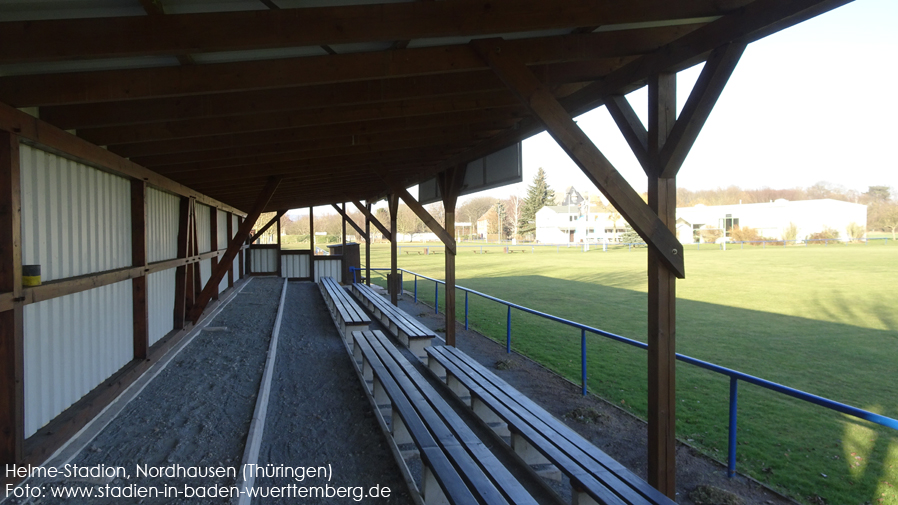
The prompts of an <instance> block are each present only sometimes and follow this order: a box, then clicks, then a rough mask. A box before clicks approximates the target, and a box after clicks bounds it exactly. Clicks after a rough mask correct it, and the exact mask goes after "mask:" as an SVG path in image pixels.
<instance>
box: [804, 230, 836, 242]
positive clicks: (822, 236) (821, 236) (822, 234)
mask: <svg viewBox="0 0 898 505" xmlns="http://www.w3.org/2000/svg"><path fill="white" fill-rule="evenodd" d="M838 238H839V231H838V230H835V229H833V228H830V227H829V226H826V227H824V228H823V231H819V232H817V233H812V234H811V235H808V238H807V240H809V241H825V240H836V239H838Z"/></svg>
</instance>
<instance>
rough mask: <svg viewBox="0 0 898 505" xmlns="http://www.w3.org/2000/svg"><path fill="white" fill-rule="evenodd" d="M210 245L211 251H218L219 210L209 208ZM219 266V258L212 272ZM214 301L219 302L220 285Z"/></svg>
mask: <svg viewBox="0 0 898 505" xmlns="http://www.w3.org/2000/svg"><path fill="white" fill-rule="evenodd" d="M209 212H210V214H209V232H210V233H209V235H210V237H209V239H210V240H209V244H211V246H212V247H211V250H213V251H217V250H218V209H216V208H215V207H209ZM217 266H218V256H216V257H214V258H212V269H211V270H212V271H215V267H217ZM212 299H213V300H218V284H216V285H215V291H214V292H213V293H212Z"/></svg>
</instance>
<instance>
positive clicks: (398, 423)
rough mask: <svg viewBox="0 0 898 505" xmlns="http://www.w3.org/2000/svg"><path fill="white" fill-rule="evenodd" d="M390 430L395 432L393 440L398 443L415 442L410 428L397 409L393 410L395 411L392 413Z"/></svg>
mask: <svg viewBox="0 0 898 505" xmlns="http://www.w3.org/2000/svg"><path fill="white" fill-rule="evenodd" d="M390 432H391V433H392V434H393V442H395V443H396V445H405V444H413V443H415V441H414V440H413V439H412V435H411V434H410V433H409V432H408V428H407V427H406V426H405V422H403V421H402V418H401V417H399V414H397V413H396V410H393V413H392V414H391V415H390Z"/></svg>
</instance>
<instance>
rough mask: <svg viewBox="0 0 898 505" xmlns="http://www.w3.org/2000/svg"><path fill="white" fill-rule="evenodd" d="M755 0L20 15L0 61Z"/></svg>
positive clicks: (548, 22)
mask: <svg viewBox="0 0 898 505" xmlns="http://www.w3.org/2000/svg"><path fill="white" fill-rule="evenodd" d="M747 1H748V0H725V1H721V0H691V1H688V2H670V1H668V0H640V1H631V2H615V3H613V4H608V3H607V2H603V1H600V0H591V1H589V0H553V1H552V2H545V1H542V0H456V1H452V2H412V3H394V4H380V5H349V6H339V7H318V8H301V9H277V10H267V11H266V10H261V11H243V12H218V13H201V14H177V15H166V16H146V17H119V18H102V19H64V20H46V21H15V22H6V23H0V64H7V63H22V62H33V61H56V60H78V59H89V58H112V57H122V56H141V55H144V56H149V55H170V54H188V53H198V52H216V51H237V50H250V49H268V48H275V47H306V46H320V45H333V44H350V43H360V42H376V41H384V42H386V41H394V40H411V39H419V38H430V37H447V36H472V37H473V36H484V35H492V34H497V33H511V32H526V31H534V30H549V29H563V28H571V27H578V26H591V25H595V26H599V25H613V24H620V23H636V22H648V21H665V20H672V19H686V18H702V17H707V16H719V15H723V14H726V13H728V12H731V11H732V10H733V9H736V8H739V7H741V6H743V5H745V4H746V3H747ZM297 27H302V28H301V29H297ZM85 34H90V36H85ZM160 34H165V36H160Z"/></svg>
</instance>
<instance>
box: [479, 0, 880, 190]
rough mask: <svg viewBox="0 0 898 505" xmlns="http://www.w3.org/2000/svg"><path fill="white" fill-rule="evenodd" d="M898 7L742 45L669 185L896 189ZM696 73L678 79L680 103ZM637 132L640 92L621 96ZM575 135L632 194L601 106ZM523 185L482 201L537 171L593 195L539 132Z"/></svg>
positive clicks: (631, 166) (874, 5) (851, 8)
mask: <svg viewBox="0 0 898 505" xmlns="http://www.w3.org/2000/svg"><path fill="white" fill-rule="evenodd" d="M896 27H898V1H896V0H856V1H855V2H852V3H850V4H848V5H845V6H842V7H840V8H838V9H835V10H833V11H830V12H828V13H826V14H823V15H822V16H818V17H816V18H814V19H811V20H808V21H806V22H804V23H801V24H799V25H796V26H793V27H791V28H788V29H786V30H783V31H780V32H778V33H776V34H773V35H771V36H769V37H766V38H764V39H761V40H759V41H757V42H754V43H752V44H750V45H749V46H748V48H747V49H746V51H745V53H744V54H743V56H742V58H741V60H740V62H739V64H738V66H737V67H736V70H735V72H734V73H733V75H732V76H731V77H730V80H729V82H728V84H727V86H726V88H725V89H724V91H723V94H722V95H721V96H720V99H719V100H718V102H717V104H716V106H715V107H714V110H713V111H712V113H711V116H710V117H709V118H708V121H707V123H705V127H704V129H703V130H702V133H701V134H700V135H699V137H698V140H697V141H696V143H695V145H694V146H693V148H692V150H691V151H690V153H689V156H688V157H687V158H686V162H685V163H684V164H683V167H682V168H681V169H680V172H679V175H678V177H677V185H678V186H679V187H683V188H688V189H691V190H699V189H714V188H717V187H726V186H730V185H737V186H742V187H743V188H761V187H764V186H769V187H771V188H776V189H783V188H792V187H796V186H801V187H807V186H811V185H813V184H815V183H817V182H820V181H827V182H830V183H833V184H836V185H840V186H844V187H845V188H847V189H856V190H859V191H866V190H867V188H868V186H872V185H886V186H892V187H895V188H898V161H896V157H895V154H894V151H895V146H898V123H896V121H895V118H898V28H896ZM701 67H702V65H697V66H695V67H693V68H690V69H687V70H684V71H683V72H680V73H679V75H678V76H677V95H678V96H677V106H678V108H680V107H682V106H683V104H685V103H686V99H687V98H688V96H689V92H690V91H691V90H692V85H693V84H694V82H695V80H696V79H697V78H698V75H699V73H700V72H701ZM627 99H628V100H629V101H630V104H631V105H632V106H633V109H634V110H635V111H636V112H637V113H638V114H639V115H640V118H641V119H642V121H643V124H645V122H646V109H647V93H646V89H645V88H643V89H640V90H637V91H634V92H633V93H631V94H630V95H628V96H627ZM576 119H577V124H578V125H579V126H580V128H582V129H583V130H584V132H586V134H587V135H589V137H590V138H591V139H592V140H593V142H595V144H596V145H597V146H598V148H599V149H600V150H601V151H602V152H603V153H604V154H605V156H606V157H607V158H608V159H609V160H610V161H611V162H612V163H613V164H614V165H615V167H617V169H618V170H619V171H620V172H621V174H622V175H623V176H624V177H625V178H626V179H627V181H628V182H629V183H630V185H631V186H633V188H634V189H636V190H637V191H639V192H644V191H645V190H646V177H645V174H644V172H643V171H642V168H641V167H640V166H639V164H638V163H637V161H636V159H635V158H634V157H633V155H632V152H631V151H630V148H629V147H628V146H627V144H626V141H625V140H624V138H623V136H622V135H621V134H620V131H619V130H618V128H617V126H616V125H615V124H614V121H613V120H612V119H611V116H610V115H609V114H608V112H607V111H606V110H605V108H604V107H600V108H598V109H596V110H593V111H591V112H588V113H586V114H584V115H582V116H580V117H578V118H576ZM523 154H524V159H523V179H524V181H523V182H522V183H520V184H516V185H512V186H507V187H504V188H500V189H497V190H494V191H491V192H488V193H485V194H489V195H491V196H497V197H504V196H507V195H508V194H511V193H514V194H518V195H521V196H523V195H525V194H526V187H527V185H529V184H530V182H531V181H532V180H533V177H534V175H536V170H537V169H538V168H539V167H543V168H545V170H546V171H547V173H548V181H549V185H550V186H551V187H552V188H553V189H555V190H556V193H558V192H561V191H564V189H565V188H566V187H567V186H571V185H573V186H574V187H575V188H577V189H578V190H579V191H580V192H581V193H583V192H589V193H591V194H594V192H597V191H598V190H597V189H596V188H595V186H593V185H592V184H591V183H590V182H589V181H588V180H587V179H586V177H585V176H584V175H583V174H582V173H581V172H580V170H579V169H578V168H577V167H576V166H575V165H574V164H573V162H571V161H570V159H569V158H568V157H567V155H565V154H564V152H563V151H561V149H560V148H559V147H558V145H557V144H556V143H555V141H554V140H553V139H552V138H551V137H550V136H549V135H548V134H546V133H542V134H539V135H536V136H534V137H531V138H530V139H527V140H525V141H524V144H523Z"/></svg>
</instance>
